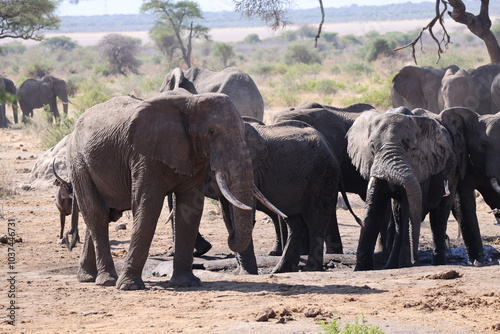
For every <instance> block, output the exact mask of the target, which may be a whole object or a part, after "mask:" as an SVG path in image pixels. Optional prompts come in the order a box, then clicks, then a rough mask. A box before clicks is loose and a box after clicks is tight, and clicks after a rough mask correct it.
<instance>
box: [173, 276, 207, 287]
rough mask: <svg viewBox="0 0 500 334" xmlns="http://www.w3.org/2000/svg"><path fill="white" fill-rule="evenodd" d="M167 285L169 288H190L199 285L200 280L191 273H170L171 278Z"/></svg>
mask: <svg viewBox="0 0 500 334" xmlns="http://www.w3.org/2000/svg"><path fill="white" fill-rule="evenodd" d="M168 286H169V287H171V288H190V287H198V286H201V280H200V279H199V278H198V277H196V276H194V274H193V273H188V274H183V275H176V274H175V273H174V274H173V275H172V278H171V279H170V281H169V282H168Z"/></svg>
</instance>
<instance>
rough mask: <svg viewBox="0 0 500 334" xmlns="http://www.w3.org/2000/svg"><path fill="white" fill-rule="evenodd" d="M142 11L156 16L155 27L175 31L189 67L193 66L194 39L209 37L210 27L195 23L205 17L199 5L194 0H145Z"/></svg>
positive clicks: (183, 56)
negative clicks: (176, 0) (175, 0)
mask: <svg viewBox="0 0 500 334" xmlns="http://www.w3.org/2000/svg"><path fill="white" fill-rule="evenodd" d="M141 11H142V12H144V13H152V14H153V15H154V16H155V18H156V21H155V27H154V29H161V27H164V29H166V30H172V31H173V32H174V34H175V37H176V38H177V42H178V43H179V48H180V49H181V52H182V58H183V59H184V62H185V63H186V65H187V67H188V68H189V67H191V52H192V48H193V46H192V41H193V39H196V38H205V39H209V35H208V30H209V29H208V28H207V27H204V26H202V25H200V24H196V23H195V21H196V20H199V19H202V18H203V15H202V13H201V9H200V7H199V5H198V4H197V3H196V2H192V1H179V2H174V1H172V0H149V1H148V0H145V1H144V3H143V4H142V6H141Z"/></svg>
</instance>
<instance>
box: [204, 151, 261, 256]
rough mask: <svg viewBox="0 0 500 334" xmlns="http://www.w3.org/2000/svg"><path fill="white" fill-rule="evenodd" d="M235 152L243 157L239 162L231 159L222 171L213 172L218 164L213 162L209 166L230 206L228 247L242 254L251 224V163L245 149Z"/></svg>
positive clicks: (250, 230) (250, 236)
mask: <svg viewBox="0 0 500 334" xmlns="http://www.w3.org/2000/svg"><path fill="white" fill-rule="evenodd" d="M239 152H242V155H243V156H241V155H240V154H238V157H239V159H235V158H234V157H233V158H232V159H231V160H226V163H225V164H224V167H222V169H220V168H217V166H218V165H219V164H218V163H216V162H212V161H211V164H210V165H211V168H212V170H214V171H215V173H216V179H217V183H218V185H219V189H221V193H222V194H223V195H224V197H225V198H226V199H227V200H228V201H229V202H230V203H231V204H232V206H231V208H230V221H231V223H232V226H227V228H228V232H229V237H228V245H229V248H230V249H231V250H232V251H234V252H242V251H244V250H245V249H246V248H247V247H248V245H249V244H250V241H251V239H252V230H253V224H254V212H253V210H252V206H253V188H254V186H253V170H252V163H251V160H250V154H249V153H248V150H247V148H246V146H245V147H243V148H241V151H239ZM233 153H234V152H233ZM226 190H227V192H229V194H228V193H227V192H226ZM233 197H234V198H233Z"/></svg>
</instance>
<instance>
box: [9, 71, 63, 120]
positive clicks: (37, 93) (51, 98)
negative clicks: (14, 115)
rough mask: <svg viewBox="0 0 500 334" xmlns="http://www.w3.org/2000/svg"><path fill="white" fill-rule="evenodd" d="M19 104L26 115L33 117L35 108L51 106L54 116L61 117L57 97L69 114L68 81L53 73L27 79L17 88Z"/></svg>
mask: <svg viewBox="0 0 500 334" xmlns="http://www.w3.org/2000/svg"><path fill="white" fill-rule="evenodd" d="M17 96H18V100H19V105H20V106H21V110H22V112H23V115H24V116H25V117H33V109H37V108H42V107H43V106H44V105H49V106H50V112H51V113H52V114H53V116H54V118H56V119H58V118H59V117H60V115H59V110H58V109H57V100H56V97H57V98H59V100H61V102H62V104H63V111H64V113H65V114H66V115H67V114H68V102H69V100H68V88H67V85H66V81H64V80H63V79H59V78H56V77H54V76H51V75H46V76H44V77H43V78H42V79H41V80H35V79H27V80H26V81H24V82H23V83H22V84H21V86H19V89H18V90H17Z"/></svg>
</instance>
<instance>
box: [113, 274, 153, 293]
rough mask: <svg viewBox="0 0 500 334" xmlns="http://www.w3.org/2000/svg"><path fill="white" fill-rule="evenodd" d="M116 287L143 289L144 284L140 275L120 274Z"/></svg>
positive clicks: (120, 288)
mask: <svg viewBox="0 0 500 334" xmlns="http://www.w3.org/2000/svg"><path fill="white" fill-rule="evenodd" d="M116 288H117V289H119V290H143V289H145V288H146V285H145V284H144V281H143V280H142V278H141V276H140V275H128V276H127V275H125V274H121V275H120V277H119V278H118V281H116Z"/></svg>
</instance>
